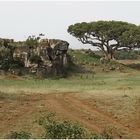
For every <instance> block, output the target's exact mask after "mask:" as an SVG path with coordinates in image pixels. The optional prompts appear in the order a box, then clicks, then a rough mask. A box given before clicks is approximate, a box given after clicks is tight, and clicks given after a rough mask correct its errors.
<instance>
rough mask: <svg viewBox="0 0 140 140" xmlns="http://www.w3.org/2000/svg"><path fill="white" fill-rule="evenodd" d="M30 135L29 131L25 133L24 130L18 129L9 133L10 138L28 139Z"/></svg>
mask: <svg viewBox="0 0 140 140" xmlns="http://www.w3.org/2000/svg"><path fill="white" fill-rule="evenodd" d="M30 137H31V134H30V133H27V132H25V131H20V132H16V131H14V132H11V134H10V137H9V138H10V139H29V138H30Z"/></svg>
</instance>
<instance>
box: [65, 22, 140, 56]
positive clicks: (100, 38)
mask: <svg viewBox="0 0 140 140" xmlns="http://www.w3.org/2000/svg"><path fill="white" fill-rule="evenodd" d="M67 31H68V32H69V33H70V34H71V35H72V36H74V37H76V38H77V39H78V40H79V41H81V42H82V43H83V44H90V45H91V46H93V47H97V48H99V49H100V50H101V51H102V53H103V55H104V56H105V58H106V59H113V58H114V53H115V52H116V51H117V50H118V49H122V48H126V49H134V48H139V44H140V27H139V26H136V25H134V24H130V23H127V22H122V21H97V22H89V23H86V22H82V23H76V24H74V25H70V26H69V27H68V30H67Z"/></svg>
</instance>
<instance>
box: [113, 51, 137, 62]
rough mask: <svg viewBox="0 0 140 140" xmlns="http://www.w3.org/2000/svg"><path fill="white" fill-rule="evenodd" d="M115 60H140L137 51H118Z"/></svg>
mask: <svg viewBox="0 0 140 140" xmlns="http://www.w3.org/2000/svg"><path fill="white" fill-rule="evenodd" d="M115 58H116V59H118V60H124V59H130V60H134V59H137V58H138V52H137V51H117V52H116V53H115Z"/></svg>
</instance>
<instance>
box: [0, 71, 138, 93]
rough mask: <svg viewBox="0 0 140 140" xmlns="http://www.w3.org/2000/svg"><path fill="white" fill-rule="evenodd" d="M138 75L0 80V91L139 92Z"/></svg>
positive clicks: (103, 74) (113, 73)
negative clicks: (124, 90)
mask: <svg viewBox="0 0 140 140" xmlns="http://www.w3.org/2000/svg"><path fill="white" fill-rule="evenodd" d="M139 79H140V75H139V73H132V74H129V73H118V72H112V73H106V74H105V73H100V74H77V75H75V76H73V77H69V78H66V79H54V80H53V79H44V80H37V79H36V80H35V79H16V80H15V79H5V78H4V77H1V78H0V91H1V92H6V93H49V92H57V91H58V92H65V91H69V92H71V91H76V92H90V91H91V92H92V91H94V90H119V89H127V88H128V89H131V90H135V91H139V90H140V88H139V85H140V80H139Z"/></svg>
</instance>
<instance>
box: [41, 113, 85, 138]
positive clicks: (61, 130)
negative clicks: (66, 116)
mask: <svg viewBox="0 0 140 140" xmlns="http://www.w3.org/2000/svg"><path fill="white" fill-rule="evenodd" d="M52 117H54V116H53V115H52V114H50V115H49V116H47V117H44V118H41V119H40V121H39V124H40V125H42V126H43V128H44V129H45V135H44V136H43V138H47V139H82V138H85V137H86V136H87V131H86V130H85V129H84V128H82V127H80V126H79V124H77V123H72V122H70V121H67V120H65V121H57V120H55V119H54V118H52Z"/></svg>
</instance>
